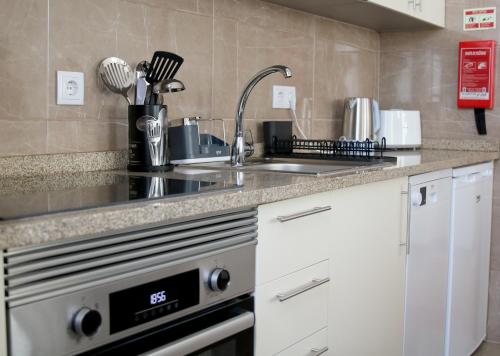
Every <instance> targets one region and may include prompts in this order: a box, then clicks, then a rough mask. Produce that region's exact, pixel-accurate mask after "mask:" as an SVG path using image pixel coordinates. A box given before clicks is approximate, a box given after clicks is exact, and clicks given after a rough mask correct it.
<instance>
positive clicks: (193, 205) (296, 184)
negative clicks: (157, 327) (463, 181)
mask: <svg viewBox="0 0 500 356" xmlns="http://www.w3.org/2000/svg"><path fill="white" fill-rule="evenodd" d="M447 148H449V147H447ZM489 148H490V149H484V150H483V151H455V150H442V149H432V150H429V149H424V150H420V151H408V152H399V153H397V154H393V153H389V154H388V155H389V156H397V157H398V163H397V164H396V165H395V166H392V167H385V168H382V169H378V170H369V171H361V172H359V173H355V174H347V175H341V176H325V177H312V176H300V175H293V174H286V173H262V172H258V173H257V172H255V173H249V172H244V173H243V172H238V173H237V172H234V171H207V170H201V171H200V170H196V169H192V168H187V169H186V168H180V169H176V170H175V171H174V172H169V173H166V174H165V177H170V178H184V179H197V180H218V181H222V182H224V184H227V185H230V184H234V183H236V182H241V181H243V183H244V186H243V187H241V188H238V189H231V190H226V191H219V192H208V193H203V194H198V195H192V196H185V197H175V198H164V199H156V200H151V201H140V202H132V203H126V204H116V205H112V206H108V207H101V208H90V209H81V210H73V211H68V212H62V213H52V214H44V215H40V216H35V217H27V218H20V219H13V220H5V221H0V249H10V248H17V247H24V246H30V245H34V244H41V243H47V242H54V241H60V240H63V239H69V238H84V237H87V236H96V235H100V234H105V233H115V232H120V231H126V230H128V229H134V228H138V227H142V226H147V225H157V224H161V223H165V222H172V221H179V220H183V219H189V218H190V217H195V216H203V215H210V214H214V213H217V212H222V211H227V210H233V209H242V208H246V207H253V206H257V205H260V204H266V203H271V202H275V201H279V200H284V199H290V198H295V197H299V196H304V195H310V194H314V193H319V192H324V191H329V190H335V189H341V188H346V187H350V186H354V185H359V184H366V183H371V182H377V181H382V180H388V179H392V178H398V177H404V176H410V175H415V174H420V173H425V172H431V171H436V170H441V169H446V168H452V167H459V166H465V165H469V164H474V163H480V162H486V161H490V160H495V159H498V158H499V153H498V150H493V149H491V147H489ZM120 174H121V175H122V176H123V175H126V174H127V172H126V171H124V170H108V171H93V172H79V173H74V172H73V173H71V172H69V173H65V174H55V175H40V176H5V177H3V178H0V195H3V196H7V195H9V196H16V195H18V196H19V197H20V199H19V202H20V204H40V205H41V206H43V207H44V209H45V208H47V207H49V209H48V211H51V207H53V206H55V207H56V208H55V209H53V210H61V209H58V208H64V204H68V199H73V200H75V199H76V204H77V205H78V202H79V201H83V200H85V199H86V196H85V194H87V193H88V192H89V189H90V190H91V191H92V194H97V195H99V194H100V192H99V187H102V186H106V185H108V184H113V182H115V181H116V179H117V177H118V176H119V175H120ZM26 197H30V199H31V201H26ZM0 204H1V200H0Z"/></svg>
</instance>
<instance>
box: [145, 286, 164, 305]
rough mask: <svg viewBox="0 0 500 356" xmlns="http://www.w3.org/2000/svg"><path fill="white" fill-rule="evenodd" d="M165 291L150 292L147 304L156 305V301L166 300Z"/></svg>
mask: <svg viewBox="0 0 500 356" xmlns="http://www.w3.org/2000/svg"><path fill="white" fill-rule="evenodd" d="M165 293H166V292H165V291H164V290H161V291H159V292H156V293H153V294H151V295H150V296H149V304H151V305H156V304H158V303H161V302H164V301H166V300H167V295H166V294H165Z"/></svg>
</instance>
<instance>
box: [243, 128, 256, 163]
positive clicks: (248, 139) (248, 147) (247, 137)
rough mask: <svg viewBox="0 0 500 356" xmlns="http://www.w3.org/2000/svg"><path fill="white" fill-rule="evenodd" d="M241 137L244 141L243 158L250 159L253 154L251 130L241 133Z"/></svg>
mask: <svg viewBox="0 0 500 356" xmlns="http://www.w3.org/2000/svg"><path fill="white" fill-rule="evenodd" d="M243 137H244V141H245V157H250V156H252V155H253V154H254V152H255V146H254V144H253V135H252V130H245V132H244V133H243Z"/></svg>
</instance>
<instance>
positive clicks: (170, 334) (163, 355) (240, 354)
mask: <svg viewBox="0 0 500 356" xmlns="http://www.w3.org/2000/svg"><path fill="white" fill-rule="evenodd" d="M254 322H255V317H254V313H253V297H251V296H245V297H241V298H237V299H233V300H231V301H229V302H225V303H223V304H219V305H217V306H215V307H212V308H209V309H206V310H203V311H201V312H198V313H196V314H192V315H189V316H187V317H184V318H182V319H179V320H175V321H173V322H170V323H168V324H165V325H162V326H160V327H156V328H154V329H151V330H147V331H145V332H141V333H140V334H137V335H133V336H130V337H127V338H126V339H123V340H120V341H117V342H114V343H112V344H109V345H105V346H103V347H100V348H98V349H93V350H91V351H88V352H86V353H83V354H81V355H142V356H185V355H191V356H229V355H231V356H253V353H254V348H253V341H254V330H253V328H254Z"/></svg>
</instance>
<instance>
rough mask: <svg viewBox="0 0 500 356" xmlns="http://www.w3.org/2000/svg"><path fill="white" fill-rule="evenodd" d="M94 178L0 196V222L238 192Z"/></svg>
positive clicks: (213, 184) (218, 184)
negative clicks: (92, 181) (152, 200)
mask: <svg viewBox="0 0 500 356" xmlns="http://www.w3.org/2000/svg"><path fill="white" fill-rule="evenodd" d="M95 178H96V180H97V181H99V182H97V183H96V184H95V185H93V184H88V182H87V183H85V182H84V183H83V184H82V183H81V182H79V180H78V177H73V178H71V177H70V178H66V180H67V181H69V184H68V185H69V187H64V188H60V187H57V185H55V186H56V187H54V185H51V184H50V182H45V183H40V184H38V186H37V188H36V189H32V190H31V191H30V192H22V191H21V192H15V193H12V194H11V193H10V192H9V193H7V194H6V193H3V194H0V220H10V219H17V218H22V217H29V216H37V215H44V214H50V213H58V212H65V211H71V210H80V209H88V208H97V207H105V206H110V205H115V204H123V203H130V202H139V201H146V200H151V199H162V198H169V197H179V196H185V195H193V194H200V193H206V192H213V191H219V190H228V189H237V188H239V186H237V185H236V184H233V183H228V182H226V181H201V180H191V179H177V178H166V177H152V176H139V175H125V174H123V175H122V174H113V175H108V176H107V177H106V178H105V179H101V178H102V177H100V176H91V177H90V179H91V180H92V179H95ZM97 178H98V179H97ZM75 185H76V187H71V186H75Z"/></svg>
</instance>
